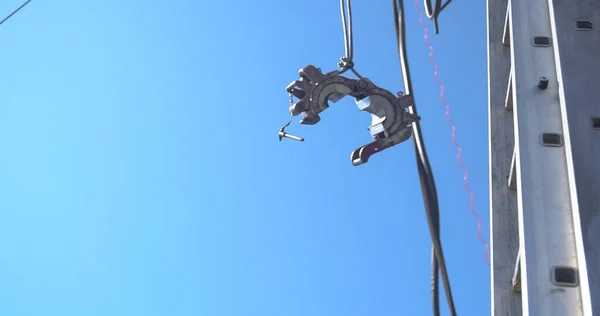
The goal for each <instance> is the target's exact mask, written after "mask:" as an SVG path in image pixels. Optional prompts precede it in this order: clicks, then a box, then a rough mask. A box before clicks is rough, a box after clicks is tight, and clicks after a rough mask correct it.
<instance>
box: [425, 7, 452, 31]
mask: <svg viewBox="0 0 600 316" xmlns="http://www.w3.org/2000/svg"><path fill="white" fill-rule="evenodd" d="M450 2H452V0H447V1H446V3H444V4H442V0H435V4H434V5H433V8H432V6H431V0H423V3H424V6H425V14H426V15H427V17H428V18H430V19H432V20H433V30H434V32H435V34H439V33H440V29H439V25H438V18H439V17H440V14H441V13H442V11H443V10H444V9H445V8H446V7H447V6H448V5H449V4H450Z"/></svg>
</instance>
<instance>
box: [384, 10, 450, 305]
mask: <svg viewBox="0 0 600 316" xmlns="http://www.w3.org/2000/svg"><path fill="white" fill-rule="evenodd" d="M392 2H393V6H394V24H395V29H396V39H397V42H398V56H399V59H400V67H401V70H402V76H403V79H404V80H403V81H404V90H405V94H407V95H408V94H410V93H411V91H412V80H411V76H410V69H409V67H408V56H407V55H408V54H407V50H406V43H405V39H406V30H405V22H404V1H403V0H392ZM413 97H414V95H413ZM408 110H409V112H410V113H412V114H415V115H416V114H417V108H416V102H415V104H414V105H413V106H411V107H409V109H408ZM412 128H413V139H414V144H415V155H416V160H417V169H418V171H419V180H420V182H421V193H422V195H423V200H424V204H425V213H426V216H427V222H428V225H429V232H430V234H431V241H432V248H433V250H432V251H433V254H434V256H433V257H434V259H435V260H434V261H435V263H434V264H432V272H433V273H432V283H433V284H432V292H433V301H434V302H433V307H434V315H436V316H437V315H439V306H438V303H437V300H438V298H439V294H438V284H437V283H438V282H437V270H438V269H437V267H436V265H437V266H439V270H440V272H441V276H442V283H443V285H444V291H445V294H446V301H447V303H448V308H449V310H450V314H451V315H452V316H456V307H455V306H454V299H453V297H452V290H451V288H450V279H449V277H448V270H447V268H446V262H445V259H444V253H443V249H442V243H441V240H440V225H439V203H438V199H437V190H436V187H435V180H434V178H433V173H432V170H431V165H430V164H429V159H428V157H427V151H426V149H425V144H424V141H423V136H422V133H421V125H420V123H419V122H418V121H417V122H415V123H413V124H412ZM436 308H437V309H436ZM435 313H437V314H435Z"/></svg>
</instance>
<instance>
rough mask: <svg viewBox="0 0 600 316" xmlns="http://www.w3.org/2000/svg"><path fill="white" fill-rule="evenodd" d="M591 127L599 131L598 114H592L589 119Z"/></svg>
mask: <svg viewBox="0 0 600 316" xmlns="http://www.w3.org/2000/svg"><path fill="white" fill-rule="evenodd" d="M591 124H592V128H593V129H594V130H595V131H600V116H594V117H592V119H591Z"/></svg>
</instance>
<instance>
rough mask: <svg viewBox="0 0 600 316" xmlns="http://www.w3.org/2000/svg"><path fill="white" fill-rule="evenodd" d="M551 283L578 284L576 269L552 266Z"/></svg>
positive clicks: (559, 284)
mask: <svg viewBox="0 0 600 316" xmlns="http://www.w3.org/2000/svg"><path fill="white" fill-rule="evenodd" d="M552 283H554V284H555V285H558V286H578V285H579V276H578V275H577V270H576V269H575V268H571V267H553V268H552Z"/></svg>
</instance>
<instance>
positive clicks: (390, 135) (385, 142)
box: [280, 65, 420, 166]
mask: <svg viewBox="0 0 600 316" xmlns="http://www.w3.org/2000/svg"><path fill="white" fill-rule="evenodd" d="M299 75H300V80H295V81H293V82H292V83H290V84H289V85H288V86H287V88H286V90H287V91H288V92H289V93H290V95H294V96H295V97H297V98H298V99H299V101H298V102H296V103H293V104H292V105H291V106H290V109H289V110H290V113H291V115H293V116H296V115H302V117H303V119H302V120H301V121H300V123H301V124H307V125H313V124H317V123H318V122H319V121H320V120H321V118H320V117H319V114H320V113H321V112H323V111H325V110H326V109H327V108H329V102H330V101H331V102H337V101H339V100H341V99H342V98H344V97H345V96H352V97H353V98H354V99H355V100H356V104H357V106H358V108H359V110H361V111H365V112H368V113H370V114H371V117H372V122H371V126H370V127H369V132H370V133H371V136H372V137H373V140H374V141H373V142H372V143H370V144H367V145H364V146H362V147H360V148H358V149H356V150H355V151H354V152H352V155H351V157H350V159H351V161H352V164H353V165H354V166H357V165H360V164H363V163H366V162H368V160H369V157H370V156H371V155H373V154H376V153H378V152H381V151H383V150H385V149H387V148H390V147H393V146H395V145H397V144H400V143H402V142H404V141H406V140H407V139H409V138H410V136H411V135H412V130H411V128H410V127H411V126H410V125H411V124H412V123H414V122H416V121H417V120H419V119H420V118H419V116H417V115H415V114H412V113H409V112H408V111H407V109H408V108H409V107H410V106H412V105H413V103H414V101H413V97H412V95H402V94H400V93H398V96H395V95H394V94H392V93H391V92H389V91H387V90H385V89H382V88H380V87H378V86H376V85H375V84H373V83H372V82H371V81H370V80H368V79H367V78H360V79H351V78H347V77H344V76H341V75H340V72H339V71H337V70H335V71H331V72H329V73H326V74H324V73H322V72H321V69H319V68H317V67H315V66H313V65H308V66H305V67H303V68H302V69H300V71H299ZM280 133H281V132H280Z"/></svg>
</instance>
